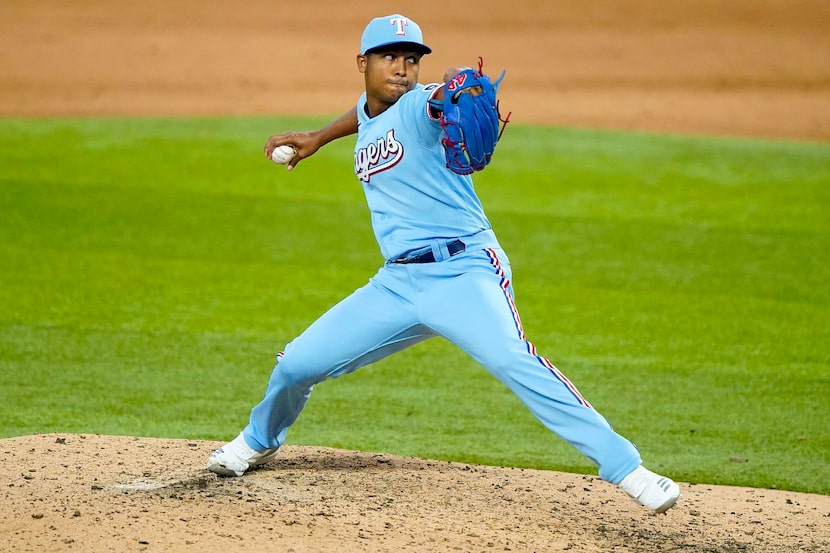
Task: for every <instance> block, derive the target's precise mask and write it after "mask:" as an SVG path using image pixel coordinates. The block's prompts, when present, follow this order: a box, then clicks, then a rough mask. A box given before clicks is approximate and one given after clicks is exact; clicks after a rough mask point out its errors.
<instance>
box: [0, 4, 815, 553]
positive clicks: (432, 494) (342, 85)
mask: <svg viewBox="0 0 830 553" xmlns="http://www.w3.org/2000/svg"><path fill="white" fill-rule="evenodd" d="M471 6H473V4H472V3H466V2H455V3H446V2H435V1H433V0H425V1H423V2H419V3H417V5H411V6H410V5H406V4H404V3H400V2H387V3H381V2H362V3H360V5H359V6H358V7H354V6H351V7H350V6H349V5H348V3H347V2H334V1H331V0H326V1H320V2H297V3H292V4H274V3H271V2H263V1H261V0H255V1H249V2H244V3H242V2H233V3H231V2H227V1H221V2H214V3H205V2H196V1H194V0H179V1H175V2H165V1H162V0H147V1H144V2H132V3H128V2H121V1H118V2H104V1H103V0H83V1H77V2H56V1H54V0H44V1H41V2H5V3H3V4H2V5H0V116H26V117H45V116H109V115H242V114H244V115H255V114H301V113H315V114H319V113H331V114H338V113H342V112H343V111H345V110H346V109H347V108H348V107H350V106H351V105H352V103H353V101H354V100H355V99H356V98H357V96H358V95H359V93H360V92H361V91H362V80H361V78H360V76H359V74H357V72H356V69H355V66H354V65H353V63H354V62H353V60H354V55H355V54H356V50H357V46H358V41H359V35H360V31H361V30H362V28H363V26H364V25H365V23H366V22H367V21H368V19H370V18H371V17H374V16H377V15H383V14H386V13H392V12H403V13H405V14H407V15H409V16H410V17H412V18H414V19H415V20H417V21H418V22H419V23H420V24H421V25H422V27H423V29H424V33H425V38H426V42H427V43H428V44H429V45H430V46H432V47H433V49H434V50H435V53H434V54H432V55H431V56H429V57H428V58H425V59H424V62H423V64H422V65H423V67H422V72H421V77H422V78H421V80H422V81H434V80H439V79H440V77H441V75H442V74H443V72H444V69H446V68H447V67H451V66H456V65H459V64H465V65H472V64H474V63H475V60H476V58H477V57H478V56H482V57H483V58H484V60H485V64H486V65H485V69H491V70H493V71H496V70H500V69H501V68H506V69H507V70H508V76H507V78H506V79H505V81H504V84H503V88H502V94H501V101H502V103H503V106H505V107H506V108H507V109H509V110H510V111H512V112H513V118H512V119H513V121H517V122H521V123H528V124H530V123H543V124H553V125H566V126H570V125H573V126H589V127H600V128H616V129H637V130H645V131H659V132H672V133H695V134H719V135H735V136H757V137H773V138H787V139H796V140H819V141H825V140H827V139H828V138H830V32H828V30H829V29H830V3H828V2H825V1H824V0H806V1H793V2H783V1H777V0H757V1H750V0H730V1H729V2H720V1H716V0H673V1H672V2H660V1H658V0H649V1H646V0H620V1H613V0H588V1H585V2H559V1H552V2H535V1H534V2H531V1H518V2H496V1H492V0H485V1H480V2H476V3H475V4H474V6H475V7H474V8H471ZM284 130H288V129H274V132H275V133H276V132H281V131H284ZM266 138H267V137H262V141H263V142H264V141H265V139H266ZM263 385H264V383H261V382H251V386H255V387H260V386H263ZM586 391H587V392H588V393H589V395H590V390H586ZM240 416H244V414H240ZM218 445H220V444H219V442H205V441H188V440H164V439H150V438H136V437H117V436H98V435H74V434H44V435H35V436H23V437H17V438H10V439H4V440H0V462H2V463H3V467H4V468H5V470H4V471H3V476H2V477H0V481H1V482H2V486H0V489H2V492H0V520H2V521H3V523H2V527H0V551H4V552H5V551H9V552H11V551H15V552H18V551H32V552H34V551H38V552H39V551H89V552H103V551H119V552H120V551H164V552H172V553H178V552H184V551H194V552H195V551H202V550H204V549H207V548H210V549H211V550H221V551H227V552H235V551H240V552H241V551H286V552H290V551H294V552H298V553H299V552H315V551H366V552H384V551H411V552H416V553H419V552H433V551H434V552H443V551H464V552H468V551H469V552H474V551H475V552H479V551H485V552H489V551H517V552H530V551H534V552H548V551H584V552H604V551H638V552H639V551H641V552H652V551H706V552H720V551H728V552H738V551H750V552H770V553H772V552H789V551H816V552H822V551H830V497H827V496H822V495H811V494H798V493H792V492H785V491H777V490H759V489H747V488H737V487H724V486H709V485H692V484H684V483H681V487H682V493H683V496H682V498H681V500H680V502H679V504H678V506H677V508H675V509H673V510H672V511H670V512H669V513H668V514H667V515H666V516H654V515H651V514H649V513H647V512H646V511H645V510H643V509H642V508H640V507H638V506H637V505H635V504H633V503H632V502H631V501H630V500H628V499H627V498H626V497H625V496H624V495H622V494H621V492H619V491H617V490H616V489H614V488H613V487H612V486H610V485H608V484H606V483H604V482H602V481H600V480H598V479H597V478H596V477H592V476H582V475H574V474H564V473H558V472H553V471H533V470H520V469H510V468H500V467H484V466H473V465H464V464H454V463H444V462H437V461H430V460H422V459H408V458H400V457H395V456H392V455H387V454H383V453H366V452H362V453H361V452H354V451H343V450H334V449H326V448H311V447H297V446H287V447H285V448H284V449H283V451H282V452H281V455H280V456H279V458H278V459H277V460H276V461H275V462H273V463H272V464H270V465H267V466H265V467H263V468H262V469H260V470H256V471H254V472H252V473H250V474H249V475H246V476H245V477H244V478H241V479H223V478H219V477H216V476H215V475H213V474H211V473H209V472H207V471H206V470H205V468H204V466H205V462H206V458H207V455H208V454H209V452H210V451H211V450H212V449H213V448H215V447H216V446H218Z"/></svg>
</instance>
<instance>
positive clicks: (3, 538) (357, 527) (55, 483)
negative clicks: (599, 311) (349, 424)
mask: <svg viewBox="0 0 830 553" xmlns="http://www.w3.org/2000/svg"><path fill="white" fill-rule="evenodd" d="M219 445H221V443H219V442H205V441H187V440H168V439H154V438H136V437H120V436H99V435H75V434H45V435H35V436H25V437H20V438H11V439H4V440H0V452H2V453H0V461H2V463H3V467H4V469H5V470H4V471H3V472H4V474H5V475H6V476H4V478H3V479H4V481H6V483H5V484H4V485H3V487H2V492H0V493H2V495H3V499H2V502H0V512H2V515H3V516H2V519H3V524H2V530H0V544H2V545H1V546H0V550H2V551H15V552H23V551H32V552H35V551H37V552H40V551H89V552H99V551H100V552H104V551H118V552H123V551H164V552H166V553H176V552H179V551H194V552H196V551H199V552H201V551H205V550H209V551H222V552H223V553H230V552H235V551H239V552H246V553H249V552H251V551H281V552H292V551H293V552H297V553H299V552H306V551H308V552H312V551H314V552H317V551H332V552H351V551H366V552H373V553H374V552H384V551H389V552H396V553H397V552H400V551H407V552H425V551H435V552H447V551H470V552H473V551H475V552H482V551H483V552H490V551H519V552H525V551H534V552H542V551H566V550H572V551H579V552H607V551H642V552H654V551H696V552H697V551H711V552H716V551H717V552H721V551H752V552H770V553H772V552H775V553H780V552H785V551H830V535H828V527H830V497H827V496H822V495H812V494H800V493H792V492H783V491H775V490H760V489H749V488H736V487H724V486H708V485H689V484H681V488H682V493H683V495H682V496H681V498H680V501H679V503H678V506H677V507H676V508H675V509H672V510H671V511H669V513H668V514H667V515H665V516H657V515H653V514H650V513H649V512H648V511H646V510H645V509H643V508H641V507H639V506H638V505H636V504H635V503H633V502H632V501H631V500H630V499H628V498H627V497H626V496H625V495H624V494H623V493H622V492H620V491H618V490H617V489H616V488H615V487H614V486H611V485H609V484H607V483H605V482H603V481H601V480H599V479H598V478H596V477H593V476H583V475H576V474H567V473H560V472H553V471H538V470H522V469H510V468H497V467H487V466H479V465H466V464H461V463H447V462H440V461H430V460H422V459H412V458H405V457H396V456H393V455H386V454H375V453H361V452H356V451H344V450H337V449H329V448H321V447H298V446H293V447H291V446H286V447H284V448H283V449H282V450H281V452H280V456H279V457H278V459H277V460H275V461H274V462H272V463H271V464H269V465H265V466H263V467H261V468H258V469H257V470H254V471H252V472H250V473H248V474H247V475H245V476H244V477H243V478H221V477H218V476H216V475H214V474H212V473H210V472H208V471H207V470H206V469H205V468H204V467H205V463H206V460H207V456H208V454H209V453H210V451H212V450H213V449H214V448H216V447H218V446H219Z"/></svg>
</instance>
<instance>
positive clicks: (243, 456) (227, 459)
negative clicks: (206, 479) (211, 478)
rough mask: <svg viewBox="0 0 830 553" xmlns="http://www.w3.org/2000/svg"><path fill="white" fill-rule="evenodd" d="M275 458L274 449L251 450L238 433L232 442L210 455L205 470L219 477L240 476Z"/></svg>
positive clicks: (275, 451) (275, 452)
mask: <svg viewBox="0 0 830 553" xmlns="http://www.w3.org/2000/svg"><path fill="white" fill-rule="evenodd" d="M276 456H277V450H276V449H266V450H265V451H257V450H256V449H253V448H252V447H251V446H249V445H248V443H247V442H246V441H245V438H244V437H243V436H242V433H241V432H240V433H239V436H237V437H236V438H234V439H233V441H231V442H228V443H226V444H225V445H223V446H222V447H220V448H219V449H217V450H216V451H214V452H213V453H211V454H210V457H209V458H208V465H207V468H208V470H209V471H211V472H215V473H216V474H218V475H220V476H242V475H243V474H245V471H247V470H248V469H249V468H251V467H255V466H257V465H262V464H264V463H267V462H268V461H271V460H272V459H273V458H274V457H276Z"/></svg>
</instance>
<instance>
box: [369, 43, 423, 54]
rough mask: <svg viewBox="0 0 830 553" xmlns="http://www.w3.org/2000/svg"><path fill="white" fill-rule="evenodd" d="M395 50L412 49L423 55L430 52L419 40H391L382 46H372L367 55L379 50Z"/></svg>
mask: <svg viewBox="0 0 830 553" xmlns="http://www.w3.org/2000/svg"><path fill="white" fill-rule="evenodd" d="M395 50H412V51H413V52H417V53H418V54H420V55H421V56H424V55H426V54H428V53H429V52H430V51H429V50H427V49H426V48H424V47H423V46H422V45H420V44H418V43H417V42H391V43H389V44H382V45H380V46H375V47H374V48H370V49H368V50H366V54H365V55H367V56H368V55H369V54H377V53H379V52H392V51H395Z"/></svg>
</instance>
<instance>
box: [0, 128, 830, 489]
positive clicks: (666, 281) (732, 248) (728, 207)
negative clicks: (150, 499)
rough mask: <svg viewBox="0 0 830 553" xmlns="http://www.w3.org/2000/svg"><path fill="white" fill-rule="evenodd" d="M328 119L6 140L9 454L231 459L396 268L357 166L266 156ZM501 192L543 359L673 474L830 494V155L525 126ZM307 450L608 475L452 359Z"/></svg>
mask: <svg viewBox="0 0 830 553" xmlns="http://www.w3.org/2000/svg"><path fill="white" fill-rule="evenodd" d="M326 120H327V119H326V118H320V119H318V118H280V119H276V118H256V119H253V118H250V119H247V118H216V119H87V120H81V119H78V120H22V119H0V140H1V141H2V144H3V148H2V149H0V214H2V215H0V265H2V270H1V271H0V377H1V378H2V385H1V386H0V437H11V436H17V435H25V434H32V433H43V432H85V433H104V434H127V435H141V436H160V437H174V438H175V437H181V438H191V439H202V438H203V439H212V440H224V439H229V438H231V437H233V436H234V435H235V434H236V433H237V432H238V431H239V429H240V428H241V427H242V426H243V425H244V424H245V422H246V420H247V414H248V411H249V409H250V407H251V406H252V405H253V404H254V403H256V402H257V401H259V399H260V398H261V395H262V392H263V390H264V387H265V384H266V381H267V378H268V375H269V374H270V371H271V369H272V367H273V364H274V355H275V354H276V352H277V351H279V350H280V349H281V348H282V347H283V346H284V344H285V343H286V342H287V341H289V340H291V339H292V338H293V337H295V336H296V335H297V334H299V333H300V332H301V331H302V330H303V329H304V328H305V327H306V326H307V325H308V324H309V323H310V322H312V321H313V320H314V319H315V318H316V317H317V316H318V315H319V314H320V313H322V312H323V311H324V310H325V309H327V308H328V307H329V306H331V305H332V304H333V303H335V302H336V301H338V300H339V299H341V298H342V297H343V296H345V295H347V294H348V293H349V292H351V291H352V290H353V289H355V288H357V287H359V286H362V285H363V284H364V283H365V282H366V280H367V279H368V278H369V277H370V276H371V275H372V274H373V273H374V271H375V270H376V269H377V267H378V266H379V264H380V263H381V262H382V259H381V258H380V254H379V252H378V250H377V247H376V245H375V243H374V240H373V237H372V233H371V229H370V226H369V217H368V212H367V210H366V207H365V204H364V200H363V197H362V193H361V191H360V187H359V184H358V182H357V180H356V179H355V177H354V175H353V172H352V162H351V146H352V141H351V140H349V139H344V140H340V141H338V142H336V143H334V144H332V145H330V146H329V147H328V148H326V149H324V150H322V151H321V152H319V153H318V154H317V155H316V156H315V157H314V158H312V159H310V160H306V161H304V162H303V163H301V164H300V165H299V166H298V167H297V169H296V170H295V171H294V172H293V173H287V172H285V170H284V169H283V168H280V167H277V166H275V165H273V164H271V163H269V162H267V161H266V160H265V159H264V158H263V157H262V154H261V149H262V144H263V143H264V141H265V139H266V138H267V136H268V135H270V134H273V133H275V132H280V131H283V130H289V129H296V128H315V127H317V126H319V125H320V124H322V123H324V122H325V121H326ZM476 183H477V189H478V191H479V193H480V196H481V198H482V200H483V202H484V204H485V208H486V209H487V212H488V214H489V215H490V218H491V220H492V223H493V226H494V228H495V230H496V232H497V233H498V234H499V236H500V238H501V241H502V244H503V246H504V247H505V249H506V250H507V251H508V253H509V255H510V257H511V261H512V266H513V271H514V284H515V287H516V292H517V302H518V306H519V309H520V311H521V314H522V320H523V323H524V326H525V328H526V330H527V332H528V335H529V337H530V339H531V340H532V341H533V342H534V343H535V344H536V345H537V347H538V348H539V350H540V352H541V353H542V354H543V355H546V356H547V357H549V358H550V359H551V360H552V361H553V362H554V363H555V364H556V365H557V366H558V367H559V368H560V369H562V370H563V371H564V372H565V373H566V374H567V375H568V376H569V377H570V378H571V380H572V381H574V382H575V383H576V385H577V386H578V387H579V388H580V390H581V391H582V392H583V393H584V395H585V396H586V397H587V398H588V400H589V401H591V403H592V404H593V405H594V406H595V407H596V408H597V409H598V410H600V411H601V412H602V413H603V414H604V415H605V416H606V417H607V418H608V419H609V420H610V421H611V422H612V424H613V425H614V426H615V428H616V429H617V430H618V431H619V432H620V433H622V434H623V435H625V436H627V437H629V438H630V439H632V441H634V442H635V443H636V444H637V445H638V447H639V448H640V450H641V452H642V454H643V457H644V459H645V461H646V463H647V464H648V465H650V466H652V467H654V468H656V469H658V470H662V471H666V472H668V473H670V474H671V475H672V476H674V477H676V478H677V479H678V480H682V481H686V482H705V483H714V484H735V485H747V486H755V487H777V488H779V489H790V490H796V491H809V492H817V493H823V494H830V432H829V430H830V424H829V423H828V414H830V413H829V412H828V411H830V409H828V405H830V376H828V368H829V367H830V317H828V315H830V310H829V309H828V307H830V287H828V283H830V268H828V261H830V259H829V258H830V256H829V255H828V238H829V237H830V222H829V221H830V145H828V144H826V143H798V142H783V141H761V140H739V139H729V138H702V137H683V136H668V135H649V134H639V133H621V132H602V131H590V130H576V129H563V128H550V127H546V128H541V127H528V126H521V125H514V124H511V125H510V126H509V128H508V130H507V133H506V134H505V138H504V140H503V141H502V143H501V144H500V145H499V149H498V152H497V155H496V158H495V161H494V163H493V164H492V165H491V167H490V168H488V169H487V170H486V171H485V172H483V173H481V174H480V175H478V176H477V179H476ZM333 339H336V337H333ZM289 443H291V444H315V445H326V446H333V447H341V448H351V449H360V450H369V451H383V452H388V453H396V454H402V455H413V456H419V457H428V458H433V459H444V460H458V461H463V462H474V463H485V464H492V465H506V466H517V467H533V468H548V469H557V470H566V471H572V472H585V473H593V472H595V469H594V467H593V466H592V465H591V464H590V463H589V462H588V461H586V460H585V459H583V458H582V457H581V456H580V455H578V454H577V453H576V452H575V450H572V449H571V448H570V446H568V445H567V444H565V443H564V442H563V441H562V440H560V439H559V438H558V437H556V436H554V435H552V434H550V433H549V432H547V431H546V430H545V429H544V428H543V427H542V426H541V424H540V423H538V422H537V421H536V420H535V419H534V418H533V417H532V416H531V415H530V414H529V412H528V411H527V410H526V409H525V408H524V407H523V406H522V405H521V404H520V403H519V402H518V400H517V399H516V398H515V397H514V396H513V395H512V394H510V392H508V391H507V390H506V389H504V388H502V387H501V385H500V384H498V383H497V382H496V381H495V379H493V378H492V377H490V376H489V374H488V373H486V371H485V370H484V369H482V368H480V367H479V366H478V365H476V364H475V363H474V362H472V361H471V360H470V359H468V358H467V357H466V356H465V355H464V354H463V353H461V352H460V351H459V350H457V349H455V348H454V347H453V346H452V345H450V344H447V343H446V342H443V341H440V340H433V341H430V342H427V343H424V344H421V345H419V346H416V347H414V348H412V349H410V350H408V351H406V352H403V353H401V354H399V355H397V356H394V357H392V358H390V359H387V360H384V361H383V362H381V363H378V364H376V365H373V366H371V367H367V368H364V369H362V370H361V371H358V372H357V373H355V374H353V375H349V376H346V377H343V378H341V379H338V380H333V381H328V382H325V383H323V384H321V385H319V386H318V387H317V388H316V389H315V392H314V394H313V396H312V400H311V402H310V404H309V406H308V408H307V409H306V411H305V412H304V413H303V415H302V416H301V418H300V420H299V421H298V422H297V424H296V425H295V427H294V428H293V429H292V431H291V432H290V433H289Z"/></svg>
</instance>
